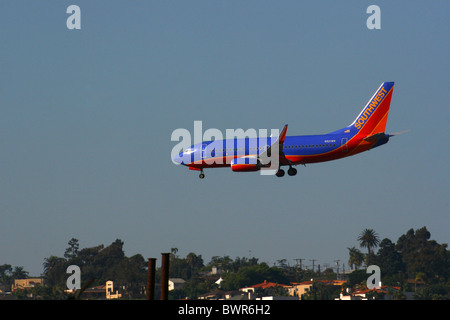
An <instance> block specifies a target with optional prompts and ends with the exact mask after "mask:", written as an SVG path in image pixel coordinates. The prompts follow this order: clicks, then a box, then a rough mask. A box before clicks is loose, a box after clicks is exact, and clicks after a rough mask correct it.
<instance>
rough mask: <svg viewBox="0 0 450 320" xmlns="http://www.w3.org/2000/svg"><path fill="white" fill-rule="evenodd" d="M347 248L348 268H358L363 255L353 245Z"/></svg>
mask: <svg viewBox="0 0 450 320" xmlns="http://www.w3.org/2000/svg"><path fill="white" fill-rule="evenodd" d="M347 249H348V254H349V258H348V265H349V266H350V268H351V269H352V270H353V267H354V268H355V269H358V268H359V267H360V266H361V264H362V262H363V260H364V256H363V254H362V252H361V251H359V249H358V248H355V247H351V248H347Z"/></svg>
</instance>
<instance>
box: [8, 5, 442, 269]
mask: <svg viewBox="0 0 450 320" xmlns="http://www.w3.org/2000/svg"><path fill="white" fill-rule="evenodd" d="M71 4H76V5H78V6H79V7H80V9H81V30H69V29H67V27H66V20H67V18H68V17H69V14H67V13H66V9H67V7H68V6H69V5H71ZM371 4H377V5H379V7H380V8H381V30H369V29H368V28H367V27H366V20H367V18H368V17H369V15H368V14H367V13H366V9H367V7H368V6H369V5H371ZM449 9H450V3H449V2H448V1H444V0H442V1H439V0H436V1H379V0H376V1H285V0H281V1H265V0H263V1H250V0H245V1H234V0H229V1H215V0H208V1H201V0H191V1H188V0H183V1H181V0H176V1H156V0H154V1H153V0H152V1H151V0H146V1H144V0H141V1H125V0H120V1H111V0H108V1H100V0H96V1H87V0H71V1H61V0H58V1H6V0H1V1H0V103H1V105H0V135H1V139H0V150H1V161H0V174H1V175H0V264H5V263H8V264H11V265H13V266H23V267H24V268H25V270H27V271H29V272H30V273H31V275H39V274H40V273H41V272H42V271H43V267H42V263H43V262H44V259H45V258H47V257H49V256H51V255H56V256H63V254H64V250H65V249H66V248H67V246H68V245H67V243H68V241H69V240H70V239H71V238H77V239H78V240H79V242H80V247H81V248H86V247H90V246H96V245H99V244H104V245H109V244H111V243H112V242H113V241H114V240H115V239H121V240H122V241H124V250H125V254H126V255H127V256H132V255H134V254H136V253H140V254H142V255H143V256H144V258H148V257H155V258H158V261H159V262H157V265H158V266H159V264H160V253H161V252H167V251H170V248H172V247H177V248H178V249H179V254H180V255H181V256H185V255H187V254H188V253H189V252H194V253H196V254H201V255H202V256H203V258H204V260H205V263H207V262H209V261H210V258H211V257H212V256H216V255H217V256H223V255H228V256H230V257H231V258H233V259H234V258H235V257H237V256H239V257H249V256H251V257H256V258H259V259H260V261H265V262H268V263H269V264H270V265H272V264H273V263H274V262H276V261H277V260H280V259H287V261H288V262H289V263H290V264H294V259H297V258H300V259H305V260H304V261H303V264H304V265H305V264H306V265H310V264H311V262H310V261H309V260H310V259H315V260H316V262H315V265H316V266H317V265H318V264H321V265H322V266H323V265H324V264H329V265H330V266H334V260H337V259H339V260H340V263H341V265H342V263H347V261H348V250H347V247H352V246H356V247H358V246H359V244H358V242H357V240H356V239H357V237H358V235H359V233H360V232H361V231H362V230H363V229H365V228H371V229H374V230H375V231H376V232H377V233H378V234H379V236H380V238H381V239H383V238H389V239H391V240H392V241H394V242H396V241H397V239H398V237H400V236H401V235H402V234H404V233H405V232H407V231H408V230H409V229H410V228H414V229H418V228H421V227H423V226H426V227H427V228H428V230H429V231H430V232H431V237H432V239H434V240H436V241H437V242H439V243H448V242H449V208H450V205H449V190H450V188H449V167H448V158H449V147H448V141H447V136H448V134H447V131H448V125H449V115H450V113H449V108H448V103H449V101H450V82H449V74H450V62H449V60H450V59H449V56H450V43H449V41H448V39H449V35H450V32H449V31H450V30H449V22H448V13H449ZM383 81H395V82H396V85H395V88H394V95H393V98H392V103H391V112H390V115H389V119H388V124H387V131H388V132H390V133H392V132H397V131H402V130H406V129H411V130H412V131H411V132H409V133H408V134H404V135H401V136H399V137H395V138H392V139H391V141H390V142H389V143H388V144H387V145H385V146H383V147H380V148H377V149H375V150H373V151H369V152H366V153H363V154H360V155H357V156H355V157H351V158H347V159H343V160H338V161H334V162H328V163H323V164H314V165H308V166H306V167H303V166H299V167H298V170H299V173H298V174H297V176H295V177H289V176H285V177H284V178H281V179H279V178H276V177H273V176H262V175H260V174H258V173H243V174H238V173H233V172H231V170H230V169H226V168H225V169H217V170H209V171H206V172H205V173H206V178H205V179H203V180H200V179H199V178H198V174H197V173H196V172H193V171H189V170H187V168H185V167H181V166H176V165H174V164H173V163H172V161H171V159H170V153H171V150H172V148H173V147H174V146H175V145H176V144H177V142H173V141H171V134H172V132H173V131H174V130H175V129H177V128H186V129H188V130H190V131H192V130H193V124H194V121H195V120H201V121H203V128H204V130H206V129H208V128H217V129H220V130H223V131H224V132H225V129H227V128H230V129H237V128H243V129H248V128H254V129H261V128H265V129H272V128H274V129H281V128H282V126H283V125H284V124H285V123H288V124H289V130H288V134H290V135H298V134H322V133H327V132H331V131H334V130H337V129H340V128H342V127H344V126H346V125H348V124H350V123H351V122H352V121H353V120H354V119H355V117H356V116H357V115H358V113H359V112H360V110H361V109H362V108H363V106H364V105H365V103H366V102H367V101H368V100H369V98H370V97H371V96H372V94H373V93H374V92H375V90H376V89H377V88H378V86H379V85H380V83H381V82H383ZM361 250H363V251H365V250H364V249H361ZM345 267H346V268H347V269H348V265H346V266H345ZM341 268H342V267H341ZM341 270H342V269H341Z"/></svg>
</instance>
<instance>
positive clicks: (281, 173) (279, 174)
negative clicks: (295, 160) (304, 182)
mask: <svg viewBox="0 0 450 320" xmlns="http://www.w3.org/2000/svg"><path fill="white" fill-rule="evenodd" d="M287 173H288V175H290V176H295V175H296V174H297V169H295V168H293V167H292V166H289V169H288V172H287ZM275 175H276V176H277V177H280V178H281V177H282V176H284V170H283V169H281V168H280V169H278V171H277V173H276V174H275Z"/></svg>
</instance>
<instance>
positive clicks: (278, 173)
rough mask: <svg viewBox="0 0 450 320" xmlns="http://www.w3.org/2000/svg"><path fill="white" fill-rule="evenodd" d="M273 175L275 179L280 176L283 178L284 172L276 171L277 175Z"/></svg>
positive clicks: (281, 170)
mask: <svg viewBox="0 0 450 320" xmlns="http://www.w3.org/2000/svg"><path fill="white" fill-rule="evenodd" d="M275 175H276V176H277V177H282V176H284V170H283V169H280V170H278V171H277V173H276V174H275Z"/></svg>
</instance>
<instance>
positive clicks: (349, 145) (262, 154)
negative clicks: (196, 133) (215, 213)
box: [173, 82, 395, 179]
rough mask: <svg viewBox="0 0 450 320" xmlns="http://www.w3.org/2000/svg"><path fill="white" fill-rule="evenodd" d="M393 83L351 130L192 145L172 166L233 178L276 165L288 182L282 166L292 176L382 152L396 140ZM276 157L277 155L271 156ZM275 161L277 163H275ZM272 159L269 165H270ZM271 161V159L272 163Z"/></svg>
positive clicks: (372, 101) (387, 84) (381, 91)
mask: <svg viewBox="0 0 450 320" xmlns="http://www.w3.org/2000/svg"><path fill="white" fill-rule="evenodd" d="M393 89H394V82H384V83H382V84H381V86H380V87H379V88H378V90H377V91H376V92H375V94H374V95H373V96H372V98H371V99H370V100H369V102H368V103H367V105H366V106H365V107H364V109H363V110H362V111H361V112H360V114H359V115H358V116H357V117H356V119H355V120H354V121H353V122H352V123H351V124H350V125H349V126H347V127H345V128H342V129H340V130H337V131H333V132H330V133H328V134H323V135H306V136H304V135H302V136H286V132H287V127H288V126H287V125H285V126H284V128H283V129H282V130H281V134H280V135H279V136H278V137H267V138H244V139H231V140H230V139H225V140H213V141H205V142H202V143H198V144H194V145H192V146H190V147H189V148H187V149H185V150H183V152H181V153H180V154H178V155H177V156H175V157H174V159H173V161H174V163H177V164H182V165H184V166H187V167H189V169H190V170H197V171H200V178H201V179H203V178H204V177H205V174H204V173H203V169H205V168H217V167H231V170H232V171H234V172H250V171H259V170H263V169H265V168H267V167H270V164H271V163H276V164H277V167H276V168H275V170H274V171H273V172H274V173H275V175H276V176H278V177H282V176H284V173H285V172H284V170H283V169H282V168H281V167H282V166H289V169H288V170H287V173H288V175H290V176H294V175H296V174H297V170H296V169H295V168H294V166H296V165H299V164H301V165H306V164H307V163H317V162H324V161H330V160H337V159H341V158H345V157H348V156H352V155H355V154H357V153H361V152H363V151H367V150H370V149H373V148H376V147H379V146H381V145H383V144H385V143H387V142H388V141H389V137H391V136H393V135H395V134H386V133H385V128H386V122H387V118H388V114H389V107H390V104H391V98H392V91H393ZM272 153H275V154H272ZM277 155H278V157H277V159H276V160H277V161H273V160H274V157H276V156H277ZM268 158H271V160H272V161H271V162H270V163H269V162H268V160H267V159H268ZM269 160H270V159H269Z"/></svg>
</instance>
